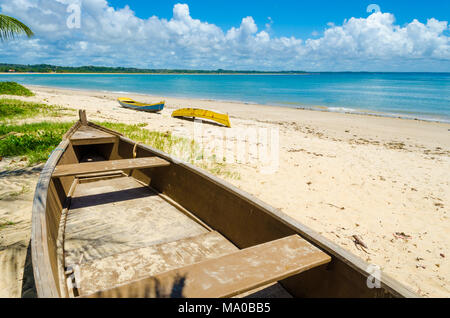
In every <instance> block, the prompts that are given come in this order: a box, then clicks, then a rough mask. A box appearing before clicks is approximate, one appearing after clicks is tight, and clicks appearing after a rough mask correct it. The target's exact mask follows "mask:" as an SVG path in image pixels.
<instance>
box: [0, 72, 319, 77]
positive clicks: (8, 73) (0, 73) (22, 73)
mask: <svg viewBox="0 0 450 318" xmlns="http://www.w3.org/2000/svg"><path fill="white" fill-rule="evenodd" d="M33 74H36V75H247V76H248V75H263V76H264V75H280V76H296V75H299V76H302V75H312V74H315V73H292V74H291V73H39V72H0V75H33ZM317 74H318V73H317Z"/></svg>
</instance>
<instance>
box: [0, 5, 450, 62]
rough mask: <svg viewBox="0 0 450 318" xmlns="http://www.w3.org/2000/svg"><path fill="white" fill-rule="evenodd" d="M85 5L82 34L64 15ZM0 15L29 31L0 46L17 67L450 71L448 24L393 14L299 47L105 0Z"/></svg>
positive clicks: (248, 22) (181, 14) (248, 23)
mask: <svg viewBox="0 0 450 318" xmlns="http://www.w3.org/2000/svg"><path fill="white" fill-rule="evenodd" d="M72 3H81V4H82V7H81V28H79V29H70V28H68V27H67V24H66V20H67V18H68V16H69V14H70V13H68V12H67V11H66V10H67V7H68V5H69V4H72ZM0 8H1V12H2V13H4V14H9V15H12V16H15V17H17V18H19V19H20V20H22V21H23V22H25V23H27V24H28V25H29V26H30V27H31V28H32V29H33V31H34V32H35V33H36V37H35V38H34V39H32V40H27V39H20V40H16V42H14V43H13V42H5V43H2V44H0V58H1V60H2V61H3V62H14V63H55V64H60V65H69V64H71V65H86V64H95V65H111V66H119V65H120V66H136V67H148V68H153V67H154V68H205V69H215V68H228V69H266V70H276V69H283V70H291V69H296V70H300V69H305V70H312V71H314V70H380V71H391V70H398V71H408V70H412V71H450V43H449V37H448V36H447V35H446V34H448V33H447V32H448V30H449V28H448V23H447V21H438V20H436V19H434V18H430V19H429V20H428V21H427V22H426V23H422V22H419V21H417V20H413V21H412V22H410V23H408V24H405V25H402V26H401V25H397V24H396V23H395V17H394V16H393V15H392V14H390V13H382V12H376V13H373V14H371V15H370V16H368V17H367V18H350V19H348V20H345V21H344V22H343V23H342V25H335V24H333V23H329V24H328V26H327V27H326V29H325V31H324V32H323V34H322V35H320V34H318V33H317V34H316V35H315V36H314V37H313V38H312V39H306V40H302V39H299V38H296V37H293V36H292V37H273V36H271V34H272V32H271V28H273V26H272V25H271V24H272V20H271V19H270V18H269V21H270V23H269V26H267V25H266V26H265V30H258V26H257V25H256V23H255V21H254V19H253V18H252V17H250V16H249V17H245V18H243V19H242V22H241V24H240V26H238V27H233V28H231V29H229V30H222V29H221V28H219V27H218V26H216V25H214V24H210V23H207V22H204V21H200V20H198V19H194V18H192V17H191V14H190V12H189V7H188V5H186V4H177V5H175V6H174V9H173V17H172V18H171V19H169V20H167V19H163V18H159V17H157V16H153V17H150V18H148V19H141V18H138V17H137V16H136V15H135V13H134V12H133V11H132V10H131V9H130V8H129V7H128V6H125V7H124V8H120V9H114V8H113V7H110V6H109V5H108V3H107V1H105V0H84V1H82V0H79V1H74V0H72V1H71V0H34V1H32V0H14V1H10V0H0Z"/></svg>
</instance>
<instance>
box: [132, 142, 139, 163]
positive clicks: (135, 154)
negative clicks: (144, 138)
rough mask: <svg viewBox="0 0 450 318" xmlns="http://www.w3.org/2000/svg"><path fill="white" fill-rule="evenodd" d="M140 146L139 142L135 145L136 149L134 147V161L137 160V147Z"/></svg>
mask: <svg viewBox="0 0 450 318" xmlns="http://www.w3.org/2000/svg"><path fill="white" fill-rule="evenodd" d="M139 144H140V142H139V141H138V142H137V143H135V144H134V147H133V159H136V157H137V153H136V150H137V146H138V145H139Z"/></svg>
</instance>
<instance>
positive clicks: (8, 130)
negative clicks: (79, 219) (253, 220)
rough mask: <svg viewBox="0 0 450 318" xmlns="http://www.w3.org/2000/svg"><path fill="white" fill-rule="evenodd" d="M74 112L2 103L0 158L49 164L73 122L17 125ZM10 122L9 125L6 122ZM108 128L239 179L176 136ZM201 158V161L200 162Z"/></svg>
mask: <svg viewBox="0 0 450 318" xmlns="http://www.w3.org/2000/svg"><path fill="white" fill-rule="evenodd" d="M72 111H73V110H71V109H67V108H63V107H59V106H54V105H46V104H39V103H32V102H24V101H20V100H15V99H0V122H2V121H3V123H2V124H1V125H0V157H19V156H20V157H22V158H21V160H23V161H25V160H26V161H27V164H28V165H29V166H32V165H35V164H38V163H42V162H45V161H46V160H47V159H48V157H49V155H50V154H51V152H52V151H53V149H54V148H55V147H56V146H58V144H59V143H60V142H61V140H62V136H63V135H64V134H65V133H66V132H67V130H69V129H70V127H71V126H72V125H73V123H72V122H50V121H48V120H47V121H42V122H36V123H23V124H19V123H17V122H16V120H17V119H25V118H32V117H36V116H41V117H42V118H46V119H47V118H53V117H60V116H62V115H64V114H68V112H69V113H70V112H72ZM6 120H8V122H6ZM97 124H99V125H102V126H104V127H107V128H110V129H112V130H115V131H118V132H120V133H122V134H123V135H125V136H127V137H128V138H130V139H132V140H135V141H137V142H141V143H144V144H147V145H149V146H151V147H153V148H156V149H158V150H161V151H163V152H165V153H168V154H170V155H172V156H174V157H176V158H179V159H181V160H183V161H185V162H189V163H191V164H194V165H196V166H199V167H200V168H202V169H205V170H207V171H209V172H211V173H212V174H215V175H217V176H223V177H229V178H233V179H235V178H239V175H238V174H236V173H235V172H233V171H231V169H230V167H229V166H228V165H226V164H224V163H223V162H217V161H216V160H202V159H203V158H206V156H205V155H204V153H203V151H202V149H201V148H200V147H199V145H198V144H196V143H195V142H194V141H193V140H191V139H188V138H183V137H179V136H174V135H172V134H171V133H170V132H159V131H150V130H148V129H145V127H146V126H147V124H145V123H140V124H134V125H128V124H123V123H111V122H101V123H97ZM199 158H200V159H199Z"/></svg>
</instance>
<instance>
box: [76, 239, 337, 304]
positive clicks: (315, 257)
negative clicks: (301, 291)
mask: <svg viewBox="0 0 450 318" xmlns="http://www.w3.org/2000/svg"><path fill="white" fill-rule="evenodd" d="M330 261H331V257H330V256H328V255H327V254H325V253H323V252H322V251H320V250H319V249H318V248H316V247H314V246H313V245H311V244H310V243H308V242H307V241H305V240H304V239H302V238H300V236H298V235H292V236H289V237H285V238H282V239H279V240H275V241H271V242H268V243H265V244H261V245H257V246H253V247H250V248H247V249H243V250H239V251H236V252H233V253H230V254H228V255H224V256H221V257H218V258H215V259H209V260H205V261H202V262H199V263H196V264H192V265H188V266H185V267H182V268H178V269H174V270H170V271H167V272H165V273H162V274H157V275H154V276H152V277H149V278H146V279H142V280H138V281H134V282H131V283H129V284H124V285H122V286H118V287H115V288H112V289H107V290H103V291H99V292H96V293H92V294H90V295H86V296H85V297H91V298H103V297H106V298H111V297H132V298H142V297H169V296H170V297H187V298H204V297H206V298H225V297H233V296H236V295H239V294H242V293H245V292H247V291H250V290H252V289H256V288H258V287H261V286H265V285H267V284H270V283H274V282H277V281H279V280H282V279H284V278H287V277H290V276H293V275H296V274H299V273H301V272H304V271H306V270H308V269H311V268H314V267H317V266H320V265H323V264H326V263H328V262H330Z"/></svg>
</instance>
